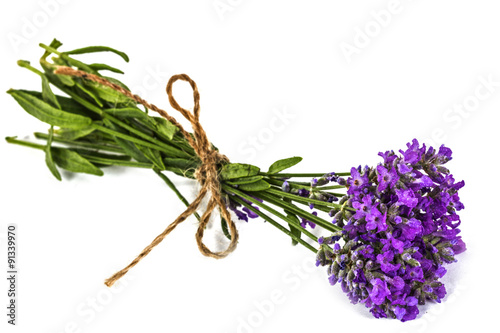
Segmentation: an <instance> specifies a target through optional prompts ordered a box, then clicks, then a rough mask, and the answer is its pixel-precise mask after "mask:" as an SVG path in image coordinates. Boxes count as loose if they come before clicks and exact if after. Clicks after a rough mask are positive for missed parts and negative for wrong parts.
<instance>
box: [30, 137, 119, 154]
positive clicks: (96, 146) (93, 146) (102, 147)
mask: <svg viewBox="0 0 500 333" xmlns="http://www.w3.org/2000/svg"><path fill="white" fill-rule="evenodd" d="M34 134H35V138H37V139H41V140H48V138H49V136H48V135H47V134H45V133H40V132H35V133H34ZM52 141H54V142H59V143H64V144H67V145H72V146H75V147H83V148H91V149H96V150H105V151H109V152H113V153H122V154H125V152H124V151H123V149H121V148H120V147H118V146H110V145H101V144H97V143H91V142H83V141H73V140H65V139H62V138H61V137H57V136H54V137H53V138H52Z"/></svg>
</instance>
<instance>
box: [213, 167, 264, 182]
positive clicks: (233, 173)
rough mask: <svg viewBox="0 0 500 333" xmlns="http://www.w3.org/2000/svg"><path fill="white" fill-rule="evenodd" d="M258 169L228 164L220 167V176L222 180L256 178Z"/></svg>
mask: <svg viewBox="0 0 500 333" xmlns="http://www.w3.org/2000/svg"><path fill="white" fill-rule="evenodd" d="M259 172H260V169H259V168H258V167H256V166H253V165H251V164H242V163H229V164H226V165H224V166H223V167H222V169H221V173H220V176H221V178H222V179H225V180H226V179H235V178H242V177H251V176H256V175H257V174H258V173H259Z"/></svg>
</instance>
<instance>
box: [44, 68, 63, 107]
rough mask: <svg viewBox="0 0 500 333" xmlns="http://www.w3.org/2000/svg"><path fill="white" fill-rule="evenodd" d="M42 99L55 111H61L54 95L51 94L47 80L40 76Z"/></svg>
mask: <svg viewBox="0 0 500 333" xmlns="http://www.w3.org/2000/svg"><path fill="white" fill-rule="evenodd" d="M42 97H43V100H44V101H45V102H47V103H49V104H50V105H52V106H53V107H55V108H57V109H61V105H60V104H59V102H58V101H57V97H56V95H54V93H53V92H52V89H51V88H50V83H49V80H48V79H47V77H46V76H45V75H42Z"/></svg>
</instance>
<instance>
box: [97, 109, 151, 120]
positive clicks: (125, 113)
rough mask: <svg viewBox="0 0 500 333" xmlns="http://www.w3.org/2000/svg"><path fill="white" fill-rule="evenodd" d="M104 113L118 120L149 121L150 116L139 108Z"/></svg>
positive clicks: (105, 110) (112, 110) (111, 110)
mask: <svg viewBox="0 0 500 333" xmlns="http://www.w3.org/2000/svg"><path fill="white" fill-rule="evenodd" d="M103 111H104V112H106V113H107V114H110V115H112V116H114V117H118V118H137V119H141V120H145V121H149V118H150V117H149V116H148V115H147V114H146V113H145V112H144V111H141V109H138V108H120V109H103Z"/></svg>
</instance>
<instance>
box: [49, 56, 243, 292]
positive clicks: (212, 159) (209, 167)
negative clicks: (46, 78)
mask: <svg viewBox="0 0 500 333" xmlns="http://www.w3.org/2000/svg"><path fill="white" fill-rule="evenodd" d="M54 73H55V74H61V75H70V76H78V77H82V78H84V79H87V80H91V81H95V82H97V83H100V84H102V85H105V86H108V87H110V88H112V89H114V90H116V91H118V92H120V93H122V94H124V95H125V96H127V97H129V98H131V99H133V100H135V101H136V102H137V103H140V104H142V105H144V106H145V107H146V108H148V109H150V110H153V111H156V112H158V113H159V114H160V115H161V116H162V117H164V118H165V119H167V120H168V121H170V122H171V123H172V124H174V125H175V126H177V128H179V130H180V131H181V133H182V134H183V135H184V137H185V138H186V140H188V142H189V144H190V145H191V147H193V149H194V150H195V152H196V154H197V155H198V156H199V158H200V160H201V166H200V167H199V168H198V169H197V170H196V172H195V178H196V179H197V180H198V182H199V183H200V184H201V189H200V192H199V193H198V196H197V197H196V199H194V201H193V202H192V203H191V204H190V205H189V206H188V207H187V209H186V210H185V211H184V212H183V213H182V214H180V215H179V216H178V217H177V218H176V219H175V221H173V222H172V223H171V224H170V225H169V226H168V227H167V228H166V229H165V230H164V231H163V232H162V233H161V234H159V235H158V236H157V237H156V238H155V239H154V240H153V241H152V242H151V244H149V245H148V246H147V247H146V248H145V249H144V250H142V252H141V253H140V254H139V255H138V256H137V257H136V258H135V259H134V260H132V262H131V263H130V264H128V266H126V267H125V268H123V269H122V270H120V271H118V272H116V273H115V274H113V275H112V276H111V277H110V278H108V279H106V281H105V282H104V283H105V284H106V285H107V286H108V287H111V286H112V285H113V284H114V283H115V282H116V281H118V279H120V278H121V277H122V276H124V275H125V274H127V272H128V271H129V270H130V269H131V268H132V267H134V266H135V265H137V263H138V262H139V261H141V260H142V258H144V257H145V256H147V255H148V253H149V252H151V250H152V249H153V248H154V247H155V246H156V245H158V244H160V243H161V241H162V240H163V239H164V238H165V237H166V236H167V235H168V234H169V233H170V232H171V231H172V230H174V229H175V227H177V225H179V224H180V223H182V222H183V221H184V220H185V219H186V218H188V217H189V216H190V215H191V214H193V213H194V212H195V211H196V209H197V208H198V206H199V205H200V203H201V201H202V200H203V198H204V197H205V195H206V194H207V192H208V191H210V192H211V194H212V195H211V197H210V199H209V200H208V203H207V207H206V210H205V212H204V213H203V215H202V216H201V219H200V224H199V226H198V230H197V232H196V242H197V244H198V248H199V250H200V252H201V253H202V254H203V255H205V256H207V257H212V258H216V259H221V258H224V257H226V256H227V255H228V254H229V253H231V252H233V251H234V250H235V248H236V244H237V242H238V231H237V230H236V226H235V224H234V222H233V221H232V219H231V216H230V214H229V212H228V210H227V208H226V205H225V203H224V201H223V199H222V197H221V192H220V183H219V178H218V171H217V164H218V163H220V162H222V161H224V162H229V159H228V158H227V157H226V156H224V155H222V154H220V153H219V152H217V151H216V150H214V149H213V148H212V144H211V143H210V141H208V138H207V134H206V133H205V130H204V129H203V127H202V126H201V124H200V120H199V118H200V94H199V92H198V88H197V86H196V83H195V82H194V81H193V80H191V78H190V77H189V76H187V75H186V74H178V75H174V76H172V77H171V78H170V80H169V81H168V84H167V94H168V100H169V102H170V105H171V106H172V107H173V108H174V109H176V110H177V111H179V112H180V113H181V114H182V115H183V116H184V118H186V119H187V120H189V122H190V123H191V126H192V127H193V134H194V139H193V138H192V136H191V135H190V134H189V133H188V132H186V131H185V130H184V128H183V127H182V126H181V124H179V123H178V122H177V120H175V118H173V117H171V116H170V115H169V114H168V113H167V112H166V111H164V110H162V109H160V108H158V107H156V106H155V105H153V104H150V103H148V102H146V101H145V100H143V99H142V98H141V97H139V96H137V95H134V94H132V93H131V92H130V91H128V90H126V89H124V88H122V87H121V86H119V85H117V84H114V83H112V82H110V81H108V80H106V79H104V78H102V77H99V76H97V75H94V74H89V73H87V72H84V71H80V70H75V69H73V68H71V67H65V66H60V67H58V68H57V69H56V70H55V71H54ZM177 80H182V81H187V82H189V84H190V85H191V88H192V89H193V99H194V108H193V113H191V112H189V111H188V110H186V109H184V108H182V107H181V106H180V105H179V104H178V103H177V101H176V100H175V99H174V97H173V95H172V85H173V84H174V82H175V81H177ZM217 206H218V207H219V210H220V214H221V216H222V217H223V218H224V219H225V220H226V221H227V224H228V226H229V229H230V232H231V242H230V244H229V245H228V247H227V249H226V250H224V251H221V252H212V251H210V249H208V248H207V247H206V246H205V244H203V233H204V230H205V227H206V225H207V224H208V221H209V220H210V216H211V214H212V211H213V210H214V209H215V207H217Z"/></svg>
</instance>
